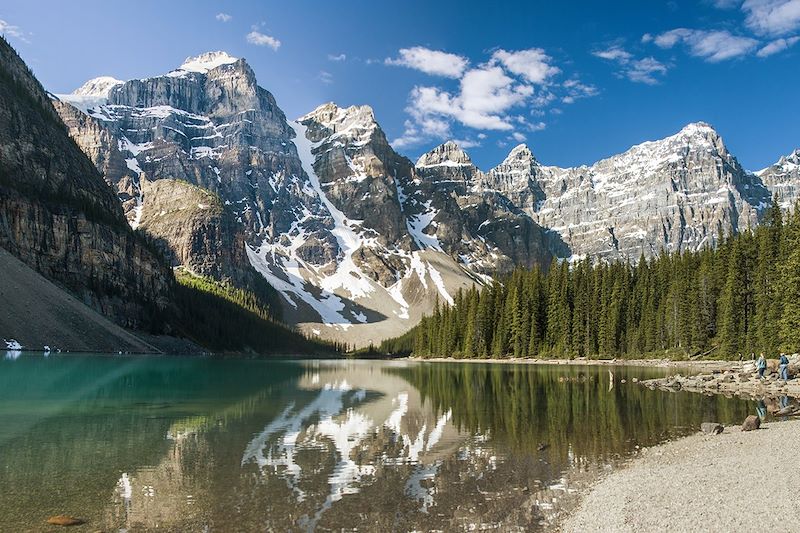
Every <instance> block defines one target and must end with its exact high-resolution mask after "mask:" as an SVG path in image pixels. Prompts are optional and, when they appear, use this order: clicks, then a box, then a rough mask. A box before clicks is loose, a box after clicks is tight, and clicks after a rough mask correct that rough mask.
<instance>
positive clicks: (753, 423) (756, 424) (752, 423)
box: [742, 415, 761, 431]
mask: <svg viewBox="0 0 800 533" xmlns="http://www.w3.org/2000/svg"><path fill="white" fill-rule="evenodd" d="M760 427H761V419H760V418H758V417H757V416H756V415H750V416H748V417H747V418H745V419H744V422H743V423H742V431H753V430H756V429H758V428H760Z"/></svg>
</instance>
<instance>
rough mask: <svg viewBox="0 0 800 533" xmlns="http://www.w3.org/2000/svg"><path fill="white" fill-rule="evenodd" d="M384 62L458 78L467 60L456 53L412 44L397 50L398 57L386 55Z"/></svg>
mask: <svg viewBox="0 0 800 533" xmlns="http://www.w3.org/2000/svg"><path fill="white" fill-rule="evenodd" d="M384 63H385V64H387V65H396V66H401V67H408V68H412V69H415V70H419V71H420V72H424V73H426V74H433V75H436V76H444V77H446V78H460V77H461V75H462V74H463V73H464V69H466V68H467V65H468V64H469V61H468V60H467V59H466V58H465V57H462V56H459V55H456V54H450V53H447V52H442V51H440V50H431V49H429V48H425V47H422V46H414V47H412V48H401V49H400V51H399V52H398V57H396V58H389V57H387V58H386V59H385V60H384Z"/></svg>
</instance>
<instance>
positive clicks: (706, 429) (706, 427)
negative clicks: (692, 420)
mask: <svg viewBox="0 0 800 533" xmlns="http://www.w3.org/2000/svg"><path fill="white" fill-rule="evenodd" d="M724 429H725V428H724V427H723V426H722V424H717V423H716V422H703V423H702V424H700V430H701V431H702V432H703V433H707V434H709V435H719V434H720V433H722V431H723V430H724Z"/></svg>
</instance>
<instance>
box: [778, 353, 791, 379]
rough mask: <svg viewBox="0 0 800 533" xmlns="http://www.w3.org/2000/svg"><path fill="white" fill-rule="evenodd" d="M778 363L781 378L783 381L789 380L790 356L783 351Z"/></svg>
mask: <svg viewBox="0 0 800 533" xmlns="http://www.w3.org/2000/svg"><path fill="white" fill-rule="evenodd" d="M778 363H779V365H780V366H779V368H780V370H781V379H782V380H783V381H789V358H788V357H786V354H785V353H781V358H780V361H778Z"/></svg>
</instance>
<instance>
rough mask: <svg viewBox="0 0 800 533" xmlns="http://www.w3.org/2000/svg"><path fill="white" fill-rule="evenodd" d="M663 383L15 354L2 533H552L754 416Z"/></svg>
mask: <svg viewBox="0 0 800 533" xmlns="http://www.w3.org/2000/svg"><path fill="white" fill-rule="evenodd" d="M0 357H2V352H0ZM665 372H666V371H665V370H661V369H646V368H615V369H614V383H613V386H612V385H611V382H610V378H609V370H608V368H600V367H576V366H535V365H500V364H475V363H415V362H405V361H404V362H388V361H352V362H351V361H341V362H340V361H335V362H331V361H291V362H289V361H285V362H284V361H263V360H233V359H213V358H183V357H158V358H156V357H128V356H126V357H121V356H120V357H115V356H108V357H102V356H79V355H69V356H64V355H51V356H49V357H43V356H41V355H26V354H22V355H20V354H19V353H18V352H9V354H7V355H6V357H5V358H0V509H2V519H0V530H2V531H13V532H19V531H52V530H53V529H54V528H52V526H49V527H48V526H47V525H46V524H45V521H46V520H47V518H49V517H50V516H53V515H56V514H70V515H73V516H77V517H80V518H83V519H85V520H87V522H88V524H87V525H85V526H81V527H78V528H76V530H77V531H83V530H86V531H98V530H102V531H118V530H127V531H151V530H158V531H181V532H184V531H312V530H317V531H329V530H337V531H339V530H343V529H344V530H347V531H353V530H359V531H412V530H417V531H430V530H440V531H461V530H467V529H470V530H471V529H479V528H493V529H495V530H500V531H516V530H520V531H522V530H524V531H529V530H542V529H547V528H548V527H549V526H550V525H552V520H553V519H554V517H555V516H556V515H557V514H558V512H559V511H560V510H564V509H568V508H569V505H570V502H572V501H573V500H574V498H575V492H576V489H577V488H579V487H580V486H581V485H582V484H583V483H585V482H586V481H588V480H590V479H592V478H593V477H594V476H596V475H597V474H598V473H599V472H601V471H603V470H605V469H608V468H613V465H615V464H618V463H619V460H620V458H624V457H625V456H627V455H629V454H631V453H632V452H634V451H635V450H636V448H637V447H641V446H649V445H653V444H656V443H659V442H662V441H664V440H666V439H669V438H671V437H674V436H678V435H683V434H687V433H692V432H694V431H696V430H697V428H698V427H699V424H700V423H701V422H703V421H718V422H721V423H735V422H741V420H742V419H743V418H744V417H745V416H746V415H747V414H750V413H752V412H755V405H754V404H753V403H752V402H748V401H745V400H741V399H728V398H724V397H721V396H715V397H707V396H702V395H699V394H691V393H682V392H679V393H665V392H659V391H651V390H648V389H646V388H644V387H641V386H639V385H637V384H634V383H632V382H631V378H633V377H639V378H647V377H656V376H660V375H664V374H665ZM622 379H626V380H627V383H626V384H623V383H621V380H622Z"/></svg>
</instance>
